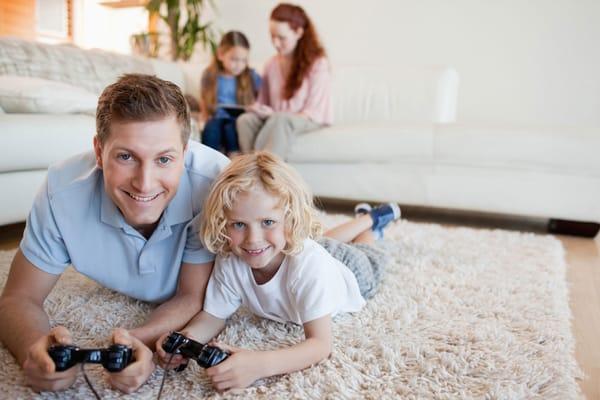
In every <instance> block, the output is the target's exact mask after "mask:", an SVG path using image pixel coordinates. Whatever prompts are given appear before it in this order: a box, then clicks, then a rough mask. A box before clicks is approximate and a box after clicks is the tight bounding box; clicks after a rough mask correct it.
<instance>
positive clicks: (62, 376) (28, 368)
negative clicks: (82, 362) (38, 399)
mask: <svg viewBox="0 0 600 400" xmlns="http://www.w3.org/2000/svg"><path fill="white" fill-rule="evenodd" d="M72 343H73V341H72V339H71V333H69V331H68V329H67V328H65V327H64V326H57V327H55V328H53V329H52V330H50V332H49V333H48V335H46V336H42V337H40V338H39V339H38V340H36V341H35V342H34V343H33V344H32V345H31V346H30V347H29V350H28V351H27V357H26V358H25V361H24V362H23V374H24V375H25V382H27V384H28V385H29V386H31V388H32V389H33V390H35V391H36V392H40V391H57V390H65V389H67V388H69V387H70V386H71V385H72V384H73V382H75V378H77V371H78V368H75V367H72V368H69V369H68V370H66V371H63V372H56V369H55V366H54V361H53V360H52V359H51V358H50V356H49V355H48V348H49V347H50V346H51V345H53V344H65V345H66V344H72Z"/></svg>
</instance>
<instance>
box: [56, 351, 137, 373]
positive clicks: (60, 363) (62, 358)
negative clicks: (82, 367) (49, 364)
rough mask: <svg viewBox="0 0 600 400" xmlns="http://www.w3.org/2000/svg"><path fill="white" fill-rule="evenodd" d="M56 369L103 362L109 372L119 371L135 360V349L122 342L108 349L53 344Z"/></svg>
mask: <svg viewBox="0 0 600 400" xmlns="http://www.w3.org/2000/svg"><path fill="white" fill-rule="evenodd" d="M48 354H49V355H50V358H51V359H52V360H53V361H54V365H55V366H56V371H57V372H61V371H66V370H68V369H69V368H71V367H72V366H74V365H75V364H78V363H92V364H102V366H103V367H104V368H106V369H107V370H108V371H109V372H119V371H122V370H123V369H125V367H127V365H129V363H131V362H132V361H133V351H132V350H131V348H130V347H127V346H125V345H122V344H113V345H112V346H110V347H109V348H107V349H80V348H79V347H77V346H71V345H66V346H64V345H53V346H50V348H49V349H48Z"/></svg>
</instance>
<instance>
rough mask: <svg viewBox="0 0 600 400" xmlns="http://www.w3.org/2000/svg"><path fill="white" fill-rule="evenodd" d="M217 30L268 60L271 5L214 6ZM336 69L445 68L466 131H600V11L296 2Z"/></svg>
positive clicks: (467, 2) (553, 5) (221, 2)
mask: <svg viewBox="0 0 600 400" xmlns="http://www.w3.org/2000/svg"><path fill="white" fill-rule="evenodd" d="M216 4H217V7H218V26H219V27H220V28H221V29H222V30H223V31H226V30H229V29H239V30H241V31H243V32H245V33H246V34H247V35H248V37H249V39H250V41H251V44H252V46H253V50H252V53H251V58H252V59H253V62H254V64H256V65H261V63H262V62H264V60H265V59H267V58H268V57H269V56H270V55H272V54H273V49H272V47H271V45H270V38H269V34H268V16H269V14H270V11H271V9H272V8H273V7H274V6H275V5H276V4H277V2H276V1H273V0H261V1H256V0H255V1H248V0H218V1H216ZM297 4H299V5H302V6H303V7H304V8H305V9H306V10H307V12H308V13H309V15H310V16H311V17H312V18H313V20H314V21H315V23H316V26H317V30H318V32H319V33H320V35H321V37H322V39H323V42H324V43H325V46H326V48H327V50H328V52H329V55H330V58H331V60H332V63H333V65H334V67H335V65H336V64H338V65H339V64H342V63H360V64H383V63H385V64H417V65H420V64H448V65H452V66H454V67H455V68H456V69H457V70H458V72H459V75H460V79H461V84H460V90H459V92H460V99H459V108H458V119H459V121H462V122H483V123H497V122H500V123H515V124H535V125H537V124H543V125H547V124H559V125H586V126H600V50H599V48H600V23H599V21H600V1H597V0H528V1H523V0H500V1H492V0H452V1H450V0H412V1H410V0H371V1H364V0H362V1H359V0H302V1H298V2H297Z"/></svg>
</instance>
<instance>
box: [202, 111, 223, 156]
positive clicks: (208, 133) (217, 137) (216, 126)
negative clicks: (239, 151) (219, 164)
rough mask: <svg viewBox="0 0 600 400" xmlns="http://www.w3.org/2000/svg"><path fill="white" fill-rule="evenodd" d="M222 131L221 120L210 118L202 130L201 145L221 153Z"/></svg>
mask: <svg viewBox="0 0 600 400" xmlns="http://www.w3.org/2000/svg"><path fill="white" fill-rule="evenodd" d="M222 131H223V119H222V118H211V119H209V120H208V121H206V124H205V125H204V130H203V131H202V143H203V144H205V145H207V146H208V147H212V148H213V149H215V150H217V151H221V146H222Z"/></svg>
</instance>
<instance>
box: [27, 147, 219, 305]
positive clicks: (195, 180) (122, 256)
mask: <svg viewBox="0 0 600 400" xmlns="http://www.w3.org/2000/svg"><path fill="white" fill-rule="evenodd" d="M228 162H229V160H228V159H227V158H226V157H225V156H223V155H222V154H221V153H219V152H216V151H214V150H212V149H210V148H208V147H206V146H204V145H201V144H198V143H196V142H190V143H189V145H188V150H187V154H186V157H185V169H184V172H183V175H182V177H181V181H180V183H179V188H178V189H177V193H176V194H175V197H173V199H172V200H171V202H170V203H169V205H168V206H167V208H166V210H165V211H164V212H163V214H162V216H161V219H160V221H159V223H158V225H157V227H156V229H155V230H154V233H153V234H152V236H151V237H150V238H149V239H146V238H144V236H142V235H141V234H140V233H139V232H138V231H136V230H135V229H133V228H132V227H131V226H130V225H128V224H127V223H126V222H125V220H124V218H123V215H122V214H121V212H120V211H119V209H118V208H117V207H116V205H115V204H114V203H113V201H112V200H111V199H110V197H109V196H108V194H107V193H106V191H105V190H104V181H103V176H102V170H100V169H98V168H97V167H96V159H95V156H94V152H92V151H91V152H87V153H83V154H80V155H77V156H75V157H72V158H70V159H67V160H65V161H63V162H61V163H59V164H57V165H54V166H51V167H50V168H49V169H48V175H47V177H46V181H45V182H44V184H43V185H42V187H41V188H40V191H39V192H38V194H37V196H36V198H35V201H34V204H33V207H32V209H31V213H30V214H29V217H28V218H27V226H26V228H25V233H24V235H23V240H22V241H21V251H22V252H23V254H24V255H25V257H26V258H27V259H28V260H29V261H30V262H31V263H32V264H34V265H35V266H36V267H38V268H39V269H41V270H43V271H46V272H48V273H51V274H60V273H62V272H63V271H64V270H65V268H66V267H67V266H69V265H70V264H72V265H73V267H74V268H75V269H76V270H77V271H79V272H80V273H82V274H83V275H86V276H88V277H89V278H91V279H93V280H95V281H96V282H98V283H99V284H101V285H102V286H105V287H107V288H110V289H113V290H116V291H118V292H121V293H123V294H126V295H128V296H131V297H134V298H136V299H140V300H144V301H152V302H162V301H165V300H167V299H168V298H170V297H171V296H173V294H174V293H175V289H176V287H177V279H178V277H179V269H180V266H181V263H182V262H186V263H192V264H201V263H206V262H209V261H212V260H213V259H214V255H213V254H212V253H210V252H208V251H207V250H206V249H205V248H204V247H203V246H202V244H201V242H200V239H199V237H198V229H199V216H200V215H199V214H200V211H201V209H202V205H203V203H204V200H205V198H206V197H207V195H208V193H209V190H210V186H211V184H212V182H213V180H214V179H215V178H216V176H217V175H218V174H219V172H220V171H221V170H222V169H223V168H224V167H225V166H226V165H227V163H228Z"/></svg>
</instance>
